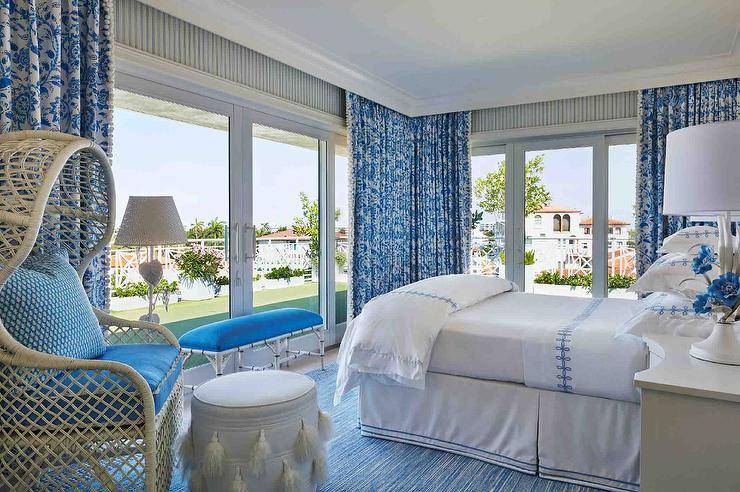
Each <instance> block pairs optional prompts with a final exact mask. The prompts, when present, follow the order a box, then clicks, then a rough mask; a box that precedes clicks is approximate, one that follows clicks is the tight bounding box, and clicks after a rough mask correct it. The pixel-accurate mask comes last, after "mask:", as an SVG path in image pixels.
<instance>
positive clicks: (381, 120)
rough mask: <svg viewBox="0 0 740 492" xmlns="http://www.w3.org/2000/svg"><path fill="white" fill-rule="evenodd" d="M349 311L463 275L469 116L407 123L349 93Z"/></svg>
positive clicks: (467, 227) (467, 229) (467, 222)
mask: <svg viewBox="0 0 740 492" xmlns="http://www.w3.org/2000/svg"><path fill="white" fill-rule="evenodd" d="M347 124H348V128H349V144H350V156H351V159H350V195H351V196H350V204H351V207H352V211H351V213H350V216H351V228H352V234H351V285H350V292H349V298H350V303H351V308H350V311H351V312H352V314H353V315H357V314H358V313H359V312H360V310H361V309H362V306H364V304H365V303H366V302H367V301H369V300H370V299H372V298H373V297H375V296H377V295H379V294H384V293H386V292H388V291H390V290H393V289H395V288H398V287H400V286H403V285H406V284H408V283H411V282H415V281H417V280H420V279H423V278H427V277H430V276H434V275H443V274H449V273H462V272H464V271H465V270H466V268H467V263H468V250H469V242H470V204H471V202H470V201H471V189H470V188H471V185H470V179H471V178H470V151H469V137H470V113H469V112H464V113H450V114H442V115H433V116H421V117H417V118H411V117H408V116H405V115H402V114H400V113H397V112H395V111H393V110H391V109H388V108H386V107H383V106H381V105H379V104H376V103H374V102H372V101H369V100H367V99H365V98H363V97H360V96H358V95H356V94H351V93H348V94H347Z"/></svg>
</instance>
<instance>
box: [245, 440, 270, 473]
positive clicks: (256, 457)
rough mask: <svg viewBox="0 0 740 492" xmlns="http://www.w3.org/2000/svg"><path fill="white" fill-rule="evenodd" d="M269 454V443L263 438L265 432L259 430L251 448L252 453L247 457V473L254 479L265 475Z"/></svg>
mask: <svg viewBox="0 0 740 492" xmlns="http://www.w3.org/2000/svg"><path fill="white" fill-rule="evenodd" d="M269 454H270V443H268V442H267V439H266V438H265V431H264V429H263V430H260V434H259V436H258V437H257V441H256V442H255V443H254V446H253V447H252V453H251V454H250V456H249V463H248V464H247V466H248V469H249V473H250V474H251V475H252V476H254V477H261V476H262V474H263V473H265V464H266V462H267V456H269Z"/></svg>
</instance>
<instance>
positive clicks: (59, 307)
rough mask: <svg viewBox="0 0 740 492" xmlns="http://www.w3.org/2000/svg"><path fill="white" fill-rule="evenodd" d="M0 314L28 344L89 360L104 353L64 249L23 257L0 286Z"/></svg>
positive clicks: (6, 324)
mask: <svg viewBox="0 0 740 492" xmlns="http://www.w3.org/2000/svg"><path fill="white" fill-rule="evenodd" d="M0 319H2V322H3V325H5V329H7V330H8V332H9V333H10V334H11V335H12V336H13V338H15V339H16V340H17V341H18V342H20V343H21V344H23V345H25V346H26V347H28V348H31V349H34V350H38V351H39V352H46V353H48V354H54V355H62V356H66V357H74V358H77V359H91V358H94V357H98V356H100V355H102V354H103V353H104V352H105V342H104V340H103V333H102V331H101V329H100V325H99V324H98V320H97V318H96V316H95V313H93V310H92V306H90V302H89V301H88V299H87V295H86V294H85V289H84V288H83V287H82V282H80V279H79V277H78V276H77V272H75V270H74V268H72V265H70V264H69V261H68V259H67V255H66V254H64V253H58V252H56V253H51V254H44V255H38V256H36V257H33V258H29V259H27V260H26V261H25V262H24V263H23V265H21V267H20V268H18V269H17V270H16V271H15V272H13V274H12V275H11V276H10V278H8V281H7V282H6V283H5V285H4V286H3V287H2V289H0Z"/></svg>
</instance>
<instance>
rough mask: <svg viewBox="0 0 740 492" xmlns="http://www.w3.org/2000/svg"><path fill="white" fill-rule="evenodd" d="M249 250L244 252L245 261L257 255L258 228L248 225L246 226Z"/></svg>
mask: <svg viewBox="0 0 740 492" xmlns="http://www.w3.org/2000/svg"><path fill="white" fill-rule="evenodd" d="M244 229H245V231H244V233H245V235H246V240H247V244H249V246H250V248H249V250H247V251H245V252H244V261H247V260H251V259H254V258H255V257H256V256H257V230H256V228H255V226H250V225H247V226H245V227H244Z"/></svg>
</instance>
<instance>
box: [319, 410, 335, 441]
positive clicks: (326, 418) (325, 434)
mask: <svg viewBox="0 0 740 492" xmlns="http://www.w3.org/2000/svg"><path fill="white" fill-rule="evenodd" d="M333 434H334V424H333V423H332V421H331V416H330V415H329V414H328V413H326V412H324V411H321V410H319V436H320V437H321V440H322V441H324V442H327V441H329V439H331V436H332V435H333Z"/></svg>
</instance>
